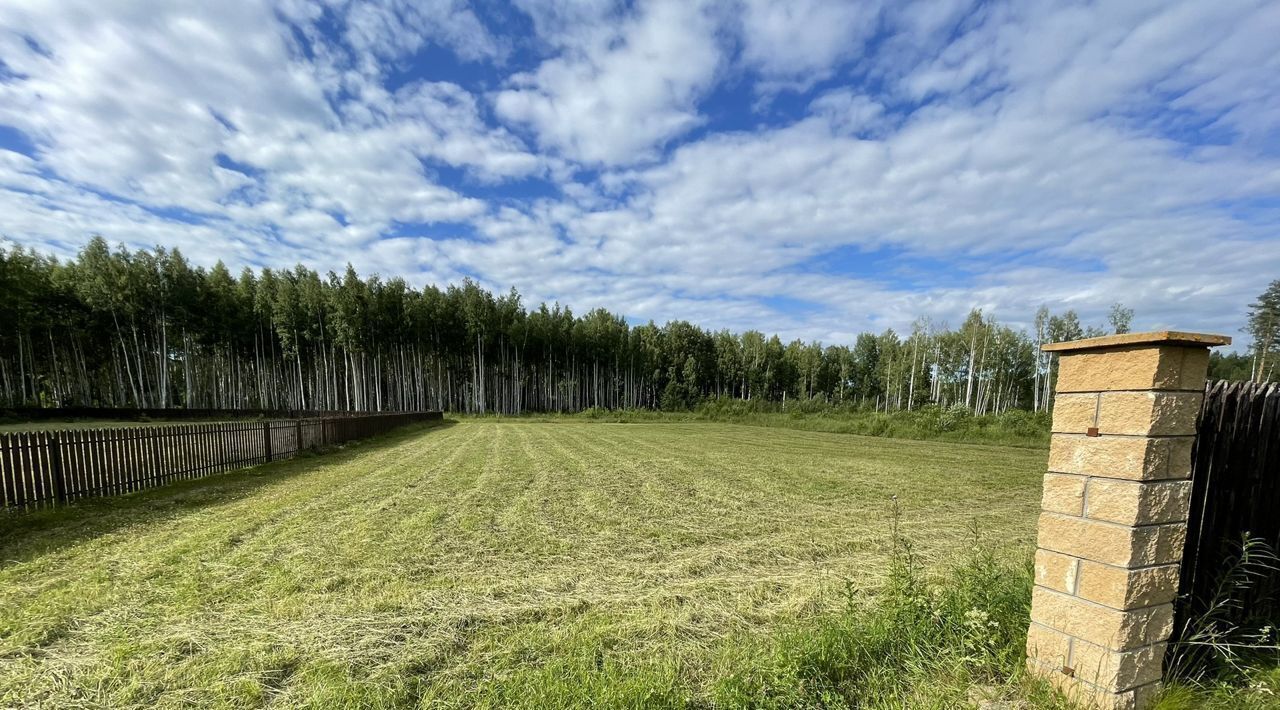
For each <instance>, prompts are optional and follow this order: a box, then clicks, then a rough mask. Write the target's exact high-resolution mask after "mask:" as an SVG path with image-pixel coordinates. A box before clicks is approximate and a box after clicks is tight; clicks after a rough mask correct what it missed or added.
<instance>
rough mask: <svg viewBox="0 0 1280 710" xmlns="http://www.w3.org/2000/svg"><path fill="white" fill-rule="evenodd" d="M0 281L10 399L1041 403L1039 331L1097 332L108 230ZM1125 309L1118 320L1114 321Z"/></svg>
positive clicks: (249, 405)
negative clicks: (513, 280) (555, 284)
mask: <svg viewBox="0 0 1280 710" xmlns="http://www.w3.org/2000/svg"><path fill="white" fill-rule="evenodd" d="M0 297H2V298H3V307H0V407H8V408H17V407H60V406H101V407H139V408H171V407H189V408H217V409H271V410H348V411H396V410H421V409H442V410H447V411H455V412H466V413H477V414H479V413H503V414H517V413H521V412H574V411H579V410H583V409H586V408H591V407H600V408H653V409H687V408H690V407H693V406H695V405H696V404H697V403H698V402H699V401H701V400H703V399H705V398H710V397H730V398H738V399H743V400H766V401H771V402H784V403H785V402H792V401H795V400H821V401H823V402H828V403H831V404H833V405H844V406H849V407H863V408H866V409H873V408H874V409H877V410H882V411H885V410H899V409H912V408H918V407H922V406H926V405H937V406H942V407H955V406H959V407H965V408H967V409H969V410H971V411H973V412H974V413H977V414H984V413H999V412H1002V411H1005V410H1008V409H1013V408H1021V409H1034V410H1043V409H1046V408H1047V406H1048V402H1049V400H1050V397H1049V394H1050V392H1051V391H1052V380H1053V376H1054V362H1053V360H1051V359H1050V358H1049V357H1048V356H1046V355H1044V354H1041V353H1040V352H1039V347H1038V346H1039V345H1040V344H1042V343H1045V342H1053V341H1059V340H1068V339H1073V338H1078V337H1084V336H1087V335H1097V334H1101V333H1102V332H1103V331H1102V330H1101V329H1097V328H1084V327H1082V326H1081V324H1080V322H1079V319H1078V318H1077V317H1076V315H1075V314H1074V313H1073V312H1070V311H1068V312H1065V313H1061V314H1051V313H1049V312H1048V311H1047V310H1045V309H1041V310H1040V312H1039V313H1038V314H1037V316H1036V319H1035V323H1034V328H1033V330H1031V331H1030V332H1028V331H1026V330H1022V329H1014V328H1010V327H1008V326H1005V325H1002V324H1001V323H999V322H997V321H996V320H995V319H994V318H993V317H991V316H990V315H988V314H984V313H982V312H981V311H978V310H974V311H973V312H971V313H970V314H969V315H968V317H967V318H966V319H965V320H964V321H963V322H962V323H959V324H957V325H956V327H948V325H947V324H945V323H933V322H930V321H928V320H924V319H921V320H919V321H917V322H916V323H915V324H914V326H913V327H912V329H911V331H910V332H904V333H898V332H895V331H893V330H886V331H885V332H883V333H878V334H876V333H864V334H861V335H859V336H858V337H857V338H856V340H855V341H854V343H853V344H852V345H851V346H844V345H828V346H824V345H823V344H821V343H817V342H801V341H798V340H797V341H793V342H789V343H784V342H783V341H782V340H780V339H779V338H778V337H777V336H776V335H766V334H764V333H761V332H758V331H754V330H749V331H746V332H743V333H731V332H729V331H726V330H721V331H709V330H706V329H704V328H701V327H699V326H697V325H694V324H691V323H688V322H685V321H671V322H668V323H666V324H665V325H657V324H655V323H652V322H650V323H646V324H639V325H632V324H629V323H628V322H627V320H626V319H624V317H623V316H622V315H621V314H617V313H611V312H609V311H607V310H604V309H600V308H597V309H594V310H591V311H588V312H586V313H583V314H575V313H574V312H573V311H571V310H570V309H568V308H565V307H563V306H560V305H547V304H545V303H544V304H540V305H538V306H537V307H533V306H531V305H526V304H524V303H523V302H522V300H521V297H520V294H519V293H517V292H516V291H515V290H514V289H513V290H511V291H509V292H507V293H501V294H495V293H491V292H489V291H487V290H485V289H483V288H481V287H480V286H478V285H477V284H475V283H474V282H471V281H464V282H463V283H461V284H452V285H448V286H445V287H443V288H442V287H438V286H435V285H424V286H422V287H421V288H416V287H414V286H411V285H410V284H407V283H406V282H405V281H403V280H402V279H398V278H392V279H382V278H379V277H377V276H373V277H368V278H362V277H361V276H360V275H358V274H357V273H356V272H355V271H354V270H353V269H352V268H350V267H348V268H347V269H346V271H345V272H344V273H341V274H339V273H333V272H330V273H327V274H319V273H317V272H315V271H313V270H311V269H308V268H306V267H303V266H301V265H300V266H297V267H295V268H293V269H292V270H272V269H261V270H259V271H254V270H252V269H248V268H245V269H242V270H240V271H239V273H238V274H236V273H233V272H232V271H231V270H230V269H228V268H227V267H226V266H225V265H223V264H222V263H219V264H217V265H215V266H213V267H212V268H209V269H205V268H202V267H198V266H193V265H192V264H190V263H189V262H188V261H187V260H186V259H185V258H184V257H183V256H182V254H180V253H179V252H178V251H177V250H166V249H164V248H156V249H154V250H139V251H130V250H127V249H125V248H123V247H119V248H114V249H113V248H112V247H111V246H110V245H108V244H107V243H106V242H105V241H104V240H102V239H101V238H97V239H94V240H92V241H91V242H89V243H88V244H87V245H86V246H85V247H84V248H83V249H82V250H81V251H80V252H79V254H78V255H77V257H76V258H75V259H73V260H70V261H66V262H60V261H58V260H56V259H54V258H52V257H49V256H46V255H43V254H40V253H37V252H34V251H31V250H27V249H23V248H21V247H14V246H9V247H4V246H0ZM1118 311H1119V312H1118V316H1117V313H1116V311H1113V318H1112V321H1113V328H1114V329H1117V330H1123V329H1124V328H1127V323H1128V320H1127V317H1126V313H1125V310H1124V309H1118ZM1131 315H1132V314H1131V312H1129V313H1128V314H1127V316H1131ZM1117 318H1118V319H1117Z"/></svg>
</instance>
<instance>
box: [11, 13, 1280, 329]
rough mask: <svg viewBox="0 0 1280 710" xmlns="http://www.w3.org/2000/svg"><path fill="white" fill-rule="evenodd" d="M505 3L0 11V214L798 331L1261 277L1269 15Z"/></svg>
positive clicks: (537, 296) (245, 258) (1219, 296)
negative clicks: (527, 27) (513, 17)
mask: <svg viewBox="0 0 1280 710" xmlns="http://www.w3.org/2000/svg"><path fill="white" fill-rule="evenodd" d="M521 7H522V8H523V10H524V12H525V13H526V14H527V15H528V17H529V18H530V19H529V20H528V21H529V22H531V23H532V26H533V28H534V30H535V31H536V37H535V38H533V39H532V40H527V39H525V38H518V37H513V36H502V35H499V34H498V33H497V32H496V31H495V30H494V29H492V27H499V26H501V27H508V26H511V25H510V24H507V25H502V24H498V25H492V26H486V25H485V23H484V21H483V20H482V19H481V16H480V15H477V14H476V13H475V12H472V11H470V9H468V8H466V7H463V6H462V5H461V4H459V3H456V2H452V1H447V2H437V3H431V4H427V5H422V4H416V3H414V4H409V3H404V4H402V3H399V2H381V3H377V4H364V3H362V4H354V3H348V2H346V1H345V0H343V1H339V0H333V1H332V2H330V1H328V0H325V1H324V2H319V1H315V2H312V1H308V0H282V2H280V3H277V4H275V5H272V6H267V5H259V4H253V3H233V4H226V3H223V4H210V3H195V2H191V3H180V2H174V3H165V4H163V5H149V4H145V3H125V2H119V3H107V2H92V3H91V2H87V0H85V1H81V2H73V1H72V0H66V1H63V2H39V3H37V2H23V1H20V0H11V1H10V2H7V3H5V4H3V5H0V59H2V60H3V62H4V66H5V67H6V68H5V69H3V70H0V125H9V126H14V127H16V128H18V129H19V130H21V131H22V132H23V133H25V134H26V135H27V136H28V137H29V138H30V139H31V141H32V142H33V143H34V145H35V147H36V157H35V158H34V159H33V158H28V157H26V156H23V155H19V154H17V153H13V152H10V151H5V150H0V235H4V236H8V237H11V238H13V239H15V240H17V241H20V242H22V243H24V244H31V245H38V246H42V247H44V248H47V249H50V250H53V251H56V252H58V253H61V254H64V255H65V254H67V253H70V252H73V251H74V250H75V248H76V246H77V245H78V244H79V243H80V242H81V241H82V240H83V239H84V238H85V237H87V236H88V235H89V234H92V233H102V234H104V235H105V236H107V237H108V238H109V239H111V240H112V241H124V242H126V243H129V244H131V245H133V246H145V245H150V244H157V243H160V244H165V245H169V246H178V247H180V248H182V249H183V251H184V252H187V253H188V254H189V255H190V256H192V257H193V258H194V259H195V260H196V261H197V262H199V263H210V262H212V261H213V260H215V259H217V258H223V259H226V260H227V261H229V262H232V263H235V264H243V263H252V264H259V265H270V266H281V265H288V264H291V263H293V262H297V261H302V262H305V263H308V264H310V265H312V266H314V267H316V268H318V269H322V270H323V269H328V268H340V267H341V266H342V265H343V264H344V263H345V262H347V261H351V262H352V263H354V264H355V265H356V267H357V268H359V269H361V270H362V271H364V272H371V271H380V272H382V273H383V274H384V275H405V276H409V277H412V278H413V279H415V280H416V281H418V282H421V281H422V280H437V281H445V280H456V279H458V278H460V277H461V276H462V275H464V274H467V275H475V276H477V277H479V279H480V280H481V281H482V283H485V284H487V285H489V286H492V287H494V288H499V289H505V288H506V287H507V286H509V285H516V286H517V287H519V288H520V289H521V291H522V292H523V293H525V294H526V300H527V301H534V302H536V301H538V300H541V299H558V300H560V301H562V302H566V303H569V304H570V305H572V306H573V307H574V308H575V309H577V310H584V309H587V308H591V307H594V306H598V305H603V306H606V307H609V308H611V309H614V310H617V311H620V312H622V313H626V314H627V315H629V316H632V317H639V318H654V319H657V320H659V321H661V320H666V319H668V318H675V317H683V318H689V319H692V320H695V321H698V322H701V323H703V324H705V325H707V326H711V327H722V326H728V327H733V328H736V329H745V328H760V329H764V330H769V331H777V332H780V333H781V334H782V335H783V336H784V337H808V338H812V337H817V338H822V339H826V340H849V339H851V338H852V335H853V334H854V333H856V332H857V331H859V330H862V329H866V328H877V329H879V328H883V327H886V326H893V327H896V328H898V329H902V328H905V327H909V324H910V322H911V321H912V320H914V319H915V318H916V317H917V316H919V315H922V314H923V315H928V316H930V317H932V318H934V319H935V320H939V321H943V320H949V321H952V322H956V321H958V320H959V319H960V318H961V317H963V314H964V312H965V311H967V310H968V309H969V308H971V307H974V306H982V307H985V308H987V309H988V310H989V311H994V313H995V314H996V315H997V316H998V317H1001V318H1004V319H1007V320H1011V321H1014V322H1018V321H1019V320H1026V319H1029V318H1030V317H1031V314H1032V313H1033V312H1034V309H1035V307H1036V306H1038V305H1040V304H1041V303H1045V304H1048V305H1050V307H1052V308H1054V309H1057V310H1060V309H1063V308H1068V307H1071V308H1077V309H1078V310H1080V311H1081V313H1082V315H1083V316H1084V317H1085V318H1086V319H1087V320H1090V321H1093V322H1100V320H1101V319H1102V317H1103V314H1104V311H1105V308H1106V307H1107V306H1108V305H1109V304H1110V303H1111V302H1112V301H1115V300H1121V301H1124V302H1126V303H1128V304H1129V305H1131V306H1134V307H1135V308H1136V309H1137V311H1138V325H1144V326H1152V327H1155V326H1174V327H1183V328H1201V329H1207V330H1220V331H1227V332H1231V331H1234V330H1235V329H1237V328H1238V324H1239V323H1240V322H1241V320H1242V311H1243V308H1244V307H1245V305H1246V304H1247V303H1248V301H1249V300H1250V299H1251V298H1252V297H1253V296H1254V294H1255V293H1256V292H1257V291H1259V290H1260V289H1261V288H1262V286H1264V285H1265V282H1266V281H1267V280H1269V279H1271V278H1274V277H1275V274H1276V273H1280V249H1277V248H1276V244H1277V237H1276V226H1277V220H1280V210H1278V208H1277V207H1276V205H1277V200H1280V151H1277V150H1276V147H1277V145H1278V143H1277V134H1276V128H1275V127H1276V126H1277V125H1280V85H1278V84H1277V82H1276V79H1275V77H1276V76H1277V75H1280V71H1278V70H1280V53H1277V52H1276V51H1275V42H1274V37H1275V36H1277V35H1280V8H1277V7H1276V6H1275V4H1274V3H1265V2H1248V1H1245V0H1224V2H1221V3H1211V4H1207V3H1197V2H1175V3H1169V2H1159V3H1156V2H1150V3H1103V4H1074V3H1073V4H1066V5H1064V4H1061V3H1050V2H1028V3H968V2H964V1H963V0H956V1H954V2H946V3H907V4H903V3H892V4H886V5H885V6H883V8H881V7H880V6H879V5H877V4H875V3H869V4H852V3H827V2H820V1H818V0H812V1H809V2H800V3H792V4H789V5H787V6H786V7H780V6H777V5H764V4H761V3H756V2H751V1H748V0H726V2H724V3H720V4H710V3H708V4H701V3H697V4H695V3H685V2H664V1H657V2H641V3H637V4H635V6H634V7H631V6H627V7H623V6H622V4H621V3H615V2H611V1H604V0H602V1H599V2H596V1H589V0H588V1H583V2H574V3H549V2H534V1H533V0H527V1H526V2H523V3H521ZM427 47H436V48H439V47H444V48H447V49H448V50H449V51H451V52H452V53H453V54H454V56H455V57H456V58H457V60H458V61H457V66H460V67H465V69H464V70H459V71H458V72H457V76H453V75H451V74H447V73H444V74H441V75H439V76H435V75H432V74H431V70H433V67H423V66H418V65H412V62H413V61H414V57H415V55H417V54H418V53H419V52H421V51H422V50H423V49H424V48H427ZM531 56H532V57H533V58H532V59H531V58H530V57H531ZM411 65H412V67H411ZM410 67H411V68H413V69H414V70H415V72H410V74H412V75H414V76H419V75H425V76H427V78H425V79H414V80H412V81H409V82H408V83H405V84H403V85H401V83H400V80H399V79H397V80H396V81H394V82H392V81H390V80H389V78H390V77H392V76H397V77H399V76H403V75H405V74H404V72H403V70H404V69H406V68H410ZM470 72H478V73H480V74H481V75H482V78H481V79H479V80H476V79H475V78H474V76H470V75H469V73H470ZM817 82H822V83H821V84H818V83H817ZM814 87H819V88H816V89H815V88H814ZM784 89H785V90H790V91H792V92H795V93H794V95H792V94H789V93H787V92H786V91H783V90H784ZM726 96H728V98H726ZM743 96H745V97H746V98H745V99H744V98H742V97H743ZM761 96H764V97H767V103H761V102H765V101H766V99H760V98H759V97H761ZM753 101H754V102H756V103H755V104H754V105H753ZM757 110H758V112H753V111H757ZM779 116H787V117H786V118H779ZM498 119H501V120H502V121H504V122H505V124H504V123H499V122H498ZM526 130H527V131H528V132H529V135H531V136H532V137H533V140H532V141H531V142H529V143H526V140H524V139H523V138H522V137H521V135H522V133H523V132H524V131H526ZM534 144H536V145H537V146H538V148H539V149H538V150H534V149H532V148H531V145H534ZM242 171H243V172H242ZM526 178H533V179H532V180H530V182H537V181H538V180H541V179H543V178H546V179H548V180H550V181H552V182H554V189H552V190H545V189H540V190H530V191H529V192H528V193H526V192H524V191H523V187H522V186H523V181H524V180H525V179H526ZM540 186H541V187H547V186H546V185H540ZM508 188H510V189H508ZM533 195H536V196H533ZM174 207H177V208H185V209H187V210H191V211H192V212H194V213H197V214H198V216H199V217H198V219H196V220H184V219H174V218H171V217H168V216H166V215H169V214H170V212H168V211H167V208H174ZM193 221H194V222H195V223H191V222H193ZM393 235H394V236H393ZM791 301H801V302H805V303H808V304H811V308H805V309H801V310H800V311H796V310H794V309H791V308H787V307H784V306H782V305H780V304H782V303H787V302H791Z"/></svg>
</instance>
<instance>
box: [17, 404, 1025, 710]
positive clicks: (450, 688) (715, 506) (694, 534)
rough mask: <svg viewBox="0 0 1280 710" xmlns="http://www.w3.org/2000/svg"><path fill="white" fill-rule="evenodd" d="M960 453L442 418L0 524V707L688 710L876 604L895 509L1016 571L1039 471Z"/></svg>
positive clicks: (925, 530) (730, 433) (912, 446)
mask: <svg viewBox="0 0 1280 710" xmlns="http://www.w3.org/2000/svg"><path fill="white" fill-rule="evenodd" d="M973 452H974V450H973V447H967V446H965V447H957V446H953V445H947V444H937V443H920V442H905V441H892V440H871V439H855V438H850V437H843V436H832V435H828V434H821V433H812V432H799V431H770V432H769V434H768V435H767V436H762V430H760V429H758V428H753V427H742V426H734V425H721V424H706V425H702V426H698V427H689V426H685V425H678V424H677V425H671V424H654V425H644V426H636V425H628V426H610V425H607V424H593V423H585V422H562V423H559V424H556V425H547V424H542V423H537V422H526V421H508V422H503V423H494V422H465V423H462V424H458V425H456V426H452V427H443V428H438V429H433V430H429V431H426V432H414V433H407V434H393V435H390V436H388V437H385V438H382V439H380V440H377V441H376V442H374V443H370V444H366V445H361V446H356V447H352V448H350V449H347V450H343V451H340V452H337V453H334V454H331V455H328V456H324V457H316V458H312V459H305V460H298V461H286V462H278V463H276V464H272V465H269V466H264V467H260V468H257V469H251V470H249V471H245V472H242V473H235V474H229V475H226V476H222V477H218V478H214V479H207V480H205V481H199V482H194V483H189V484H183V485H180V486H174V487H171V488H163V489H156V490H153V491H149V492H144V493H142V494H138V495H132V496H124V497H120V498H114V499H104V500H100V501H94V502H90V503H88V504H85V505H82V506H77V507H75V508H71V509H68V510H62V511H38V512H36V513H34V514H31V515H25V516H11V517H10V518H9V519H5V520H3V521H0V706H5V705H23V704H29V703H44V704H48V705H66V704H76V703H81V704H89V705H95V704H96V705H112V706H129V705H154V706H169V707H178V706H184V705H190V704H197V705H211V704H213V705H217V704H222V705H229V706H237V707H252V706H256V705H258V704H261V703H264V702H266V701H268V700H276V701H279V702H283V703H285V704H287V705H312V706H344V705H345V706H397V707H401V706H413V705H416V704H419V703H427V704H433V703H434V704H438V705H445V706H449V705H467V704H472V703H474V702H480V703H481V704H483V703H484V702H485V700H484V699H485V698H488V699H491V701H492V703H494V704H506V701H508V700H510V701H511V703H513V704H521V705H526V706H535V705H537V704H538V703H537V702H535V700H534V698H536V697H538V696H536V695H527V696H526V695H524V693H526V692H532V691H530V690H529V689H531V688H539V687H541V688H546V689H548V690H547V692H548V693H557V694H558V693H560V692H570V690H571V688H570V686H572V687H573V688H576V690H574V691H573V692H578V693H580V695H579V696H566V700H565V701H564V702H565V703H571V699H570V698H571V697H587V696H592V697H607V698H615V699H616V701H617V702H616V703H613V704H621V705H627V704H632V703H633V701H634V703H642V702H649V701H645V700H643V699H644V698H650V699H651V700H652V701H653V702H655V703H662V704H673V703H674V704H678V703H679V702H684V700H687V701H689V702H695V701H696V702H703V703H705V702H709V701H711V700H712V699H713V698H714V696H715V693H716V692H719V691H716V690H715V687H716V686H717V683H718V678H719V677H720V674H721V673H722V670H719V669H721V668H722V666H719V665H717V664H718V663H720V662H721V661H720V660H719V659H721V658H722V654H724V653H725V652H726V651H725V648H726V647H728V648H737V647H739V646H740V645H741V643H742V642H743V640H744V639H751V638H761V637H767V636H768V635H769V634H770V633H772V632H773V631H775V630H777V629H782V628H786V627H787V626H788V625H790V624H792V623H796V622H800V621H802V620H805V619H812V618H814V617H815V615H819V614H824V613H831V612H834V611H839V610H840V609H843V608H844V606H845V604H846V599H845V597H844V594H843V590H844V589H845V581H846V580H855V581H856V584H857V589H858V590H859V597H865V598H867V599H869V598H870V595H869V593H870V592H872V591H874V590H875V589H878V588H880V587H881V586H882V585H883V584H884V583H885V581H886V579H887V574H888V567H887V563H886V560H887V557H888V552H889V550H888V547H887V543H886V540H887V533H886V531H887V530H889V529H890V524H891V523H890V512H889V511H890V506H891V503H890V502H891V500H892V498H893V496H894V495H895V494H896V495H897V496H898V500H899V502H900V505H901V509H902V514H901V518H902V524H903V525H904V526H905V527H908V528H910V529H913V530H914V531H915V533H916V539H917V547H916V552H917V555H918V556H919V559H920V560H921V564H923V565H925V566H926V567H930V568H932V567H943V566H946V565H947V564H948V563H947V560H949V559H952V558H953V557H954V556H955V555H957V554H958V553H959V552H960V551H962V550H963V549H964V548H965V547H966V546H967V544H968V542H967V541H968V535H967V533H966V530H967V528H968V526H969V525H971V524H973V523H974V522H975V519H976V523H977V524H978V525H979V526H980V527H982V528H983V529H985V530H988V531H989V532H990V534H991V536H992V537H993V539H1001V540H1006V541H1008V545H1009V547H1010V549H1012V550H1016V551H1017V552H1014V553H1011V554H1017V555H1021V556H1025V555H1026V554H1027V551H1028V550H1029V549H1030V546H1031V544H1032V540H1033V536H1034V521H1035V513H1036V511H1037V509H1038V500H1039V496H1038V490H1039V481H1040V478H1041V471H1042V470H1043V461H1042V460H1041V459H1042V455H1041V454H1039V453H1038V452H1030V451H1021V450H1017V449H1007V448H995V447H991V448H989V449H987V450H986V453H984V454H983V456H982V459H981V460H982V465H981V466H975V465H974V461H975V458H974V454H973ZM726 645H727V646H726ZM586 670H591V674H590V675H582V674H581V673H579V672H578V671H584V672H585V671H586ZM557 679H559V681H557ZM606 688H607V689H608V690H607V691H606ZM520 698H527V699H526V700H520ZM477 699H479V700H477ZM682 699H684V700H682ZM561 704H564V703H561Z"/></svg>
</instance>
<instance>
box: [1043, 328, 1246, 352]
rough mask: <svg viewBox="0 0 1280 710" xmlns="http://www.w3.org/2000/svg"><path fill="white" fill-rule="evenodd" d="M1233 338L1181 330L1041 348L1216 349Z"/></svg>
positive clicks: (1052, 349)
mask: <svg viewBox="0 0 1280 710" xmlns="http://www.w3.org/2000/svg"><path fill="white" fill-rule="evenodd" d="M1230 344H1231V336H1229V335H1213V334H1211V333H1186V332H1183V331H1180V330H1154V331H1151V332H1149V333H1122V334H1120V335H1104V336H1102V337H1100V338H1085V339H1083V340H1069V341H1067V342H1065V343H1049V344H1047V345H1042V346H1040V349H1041V350H1043V351H1044V352H1047V353H1052V352H1059V353H1062V352H1074V351H1077V350H1108V349H1111V348H1128V347H1133V346H1138V345H1151V346H1156V347H1158V346H1161V345H1181V346H1188V345H1190V346H1195V345H1199V346H1202V347H1206V348H1209V347H1214V346H1216V345H1230Z"/></svg>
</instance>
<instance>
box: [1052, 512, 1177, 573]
mask: <svg viewBox="0 0 1280 710" xmlns="http://www.w3.org/2000/svg"><path fill="white" fill-rule="evenodd" d="M1186 534H1187V526H1186V524H1185V523H1169V524H1165V525H1148V526H1144V527H1137V528H1135V527H1130V526H1128V525H1120V524H1117V523H1109V522H1106V521H1104V520H1090V519H1088V518H1077V517H1073V516H1069V515H1062V514H1061V513H1041V514H1040V529H1039V546H1040V547H1042V548H1044V549H1046V550H1052V551H1054V552H1059V553H1062V554H1064V555H1071V556H1072V557H1080V558H1082V559H1087V560H1093V561H1095V562H1103V563H1106V564H1109V565H1117V566H1121V567H1150V566H1154V565H1163V564H1175V563H1178V562H1180V561H1181V560H1182V546H1183V543H1184V542H1185V541H1186Z"/></svg>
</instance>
